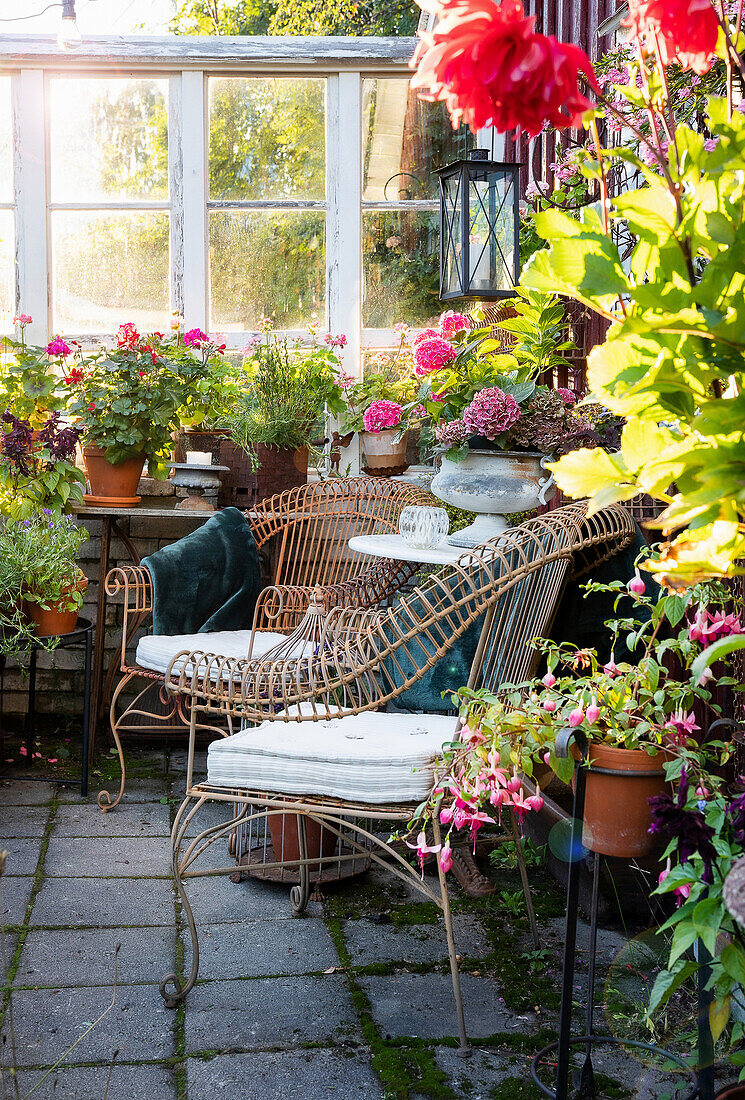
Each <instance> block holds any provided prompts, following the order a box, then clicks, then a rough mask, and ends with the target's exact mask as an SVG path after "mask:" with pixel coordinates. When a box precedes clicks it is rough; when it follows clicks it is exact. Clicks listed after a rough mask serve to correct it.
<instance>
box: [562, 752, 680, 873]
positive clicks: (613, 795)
mask: <svg viewBox="0 0 745 1100" xmlns="http://www.w3.org/2000/svg"><path fill="white" fill-rule="evenodd" d="M664 761H665V753H664V752H660V753H658V754H657V756H650V755H649V753H647V752H645V751H644V749H623V748H616V747H615V746H614V745H603V744H592V745H590V767H589V769H588V770H587V773H586V787H585V817H584V821H585V824H584V829H583V832H582V843H583V844H584V845H585V847H586V848H589V849H590V850H591V851H593V852H600V853H601V854H602V855H604V856H617V857H618V858H620V859H633V858H635V857H638V856H645V855H647V854H648V853H649V852H651V851H652V849H653V848H654V847H655V844H656V843H657V841H656V838H655V837H654V836H653V835H650V832H649V826H650V824H651V821H652V815H651V811H650V809H649V801H648V800H649V799H650V798H651V797H652V796H653V795H658V794H662V792H663V791H664V790H665V786H666V782H665V772H664V767H663V765H664ZM593 765H594V766H595V767H598V768H612V769H613V770H614V771H620V772H624V773H625V774H623V775H601V774H598V773H597V772H593Z"/></svg>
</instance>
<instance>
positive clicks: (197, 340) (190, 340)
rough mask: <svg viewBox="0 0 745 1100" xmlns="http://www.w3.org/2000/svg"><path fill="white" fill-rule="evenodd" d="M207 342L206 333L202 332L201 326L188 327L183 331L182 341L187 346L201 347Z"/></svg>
mask: <svg viewBox="0 0 745 1100" xmlns="http://www.w3.org/2000/svg"><path fill="white" fill-rule="evenodd" d="M208 342H209V339H208V336H207V333H206V332H202V330H201V328H190V329H189V331H188V332H185V333H184V343H185V344H186V346H187V348H201V347H203V346H204V345H205V344H206V343H208Z"/></svg>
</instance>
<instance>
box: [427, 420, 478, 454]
mask: <svg viewBox="0 0 745 1100" xmlns="http://www.w3.org/2000/svg"><path fill="white" fill-rule="evenodd" d="M470 434H471V433H470V432H469V431H468V428H467V427H466V425H465V424H464V423H463V421H462V420H460V419H459V420H451V421H450V423H449V424H445V423H443V424H438V425H437V427H436V428H435V439H436V440H437V442H438V443H445V444H447V445H448V446H449V447H452V446H454V445H455V444H456V443H465V442H466V440H467V439H468V436H469V435H470Z"/></svg>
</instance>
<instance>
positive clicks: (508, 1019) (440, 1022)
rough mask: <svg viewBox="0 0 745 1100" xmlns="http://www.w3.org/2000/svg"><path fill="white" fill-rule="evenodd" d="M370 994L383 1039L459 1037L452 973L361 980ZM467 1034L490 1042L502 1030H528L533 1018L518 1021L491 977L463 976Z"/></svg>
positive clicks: (390, 976) (363, 978)
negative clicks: (507, 1008) (504, 1003)
mask: <svg viewBox="0 0 745 1100" xmlns="http://www.w3.org/2000/svg"><path fill="white" fill-rule="evenodd" d="M358 981H359V983H360V985H361V986H362V988H363V989H364V991H365V993H366V994H367V996H368V998H369V1000H370V1005H371V1008H372V1014H373V1019H374V1020H375V1022H376V1024H377V1025H378V1027H379V1028H380V1031H381V1033H382V1034H383V1035H384V1036H390V1037H391V1038H401V1037H403V1036H414V1037H417V1038H420V1039H440V1038H445V1037H446V1036H452V1037H457V1035H458V1025H457V1021H456V1017H455V1002H454V1000H453V986H452V983H451V981H450V974H449V973H448V974H382V975H374V976H370V977H362V978H359V979H358ZM461 988H462V990H463V1005H464V1008H465V1015H466V1031H467V1033H468V1035H469V1036H470V1037H471V1038H485V1037H486V1036H488V1035H493V1034H494V1033H495V1032H497V1031H509V1030H517V1029H519V1030H521V1031H523V1032H524V1031H526V1030H528V1028H529V1023H530V1022H532V1019H533V1017H532V1015H528V1014H526V1015H525V1017H523V1018H522V1019H521V1018H520V1017H516V1016H515V1015H513V1014H512V1013H510V1012H509V1011H508V1010H506V1009H505V1007H504V1005H501V1004H500V1003H499V989H498V987H497V985H496V983H495V982H494V981H493V980H492V979H490V978H474V977H472V976H471V975H470V974H464V975H463V976H462V977H461Z"/></svg>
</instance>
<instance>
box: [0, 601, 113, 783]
mask: <svg viewBox="0 0 745 1100" xmlns="http://www.w3.org/2000/svg"><path fill="white" fill-rule="evenodd" d="M58 639H59V640H58V642H57V645H58V647H59V648H60V649H66V648H67V647H68V646H73V645H84V646H85V672H84V677H85V679H84V687H83V746H82V764H81V771H80V780H79V782H80V793H81V795H82V796H83V797H85V796H86V795H87V794H88V740H89V734H90V717H91V667H92V663H93V623H92V622H91V621H90V619H82V618H79V619H78V625H77V626H76V627H75V630H71V631H70V633H69V634H60V635H58ZM38 652H39V647H38V646H33V647H32V649H31V655H30V657H29V666H28V676H29V681H28V704H27V707H26V721H25V724H24V737H25V740H26V759H27V760H28V761H29V762H31V761H32V760H33V753H34V744H35V740H34V731H35V725H36V659H37V655H38ZM0 779H22V780H26V781H30V782H36V783H64V784H69V783H70V782H71V781H70V780H69V779H58V778H57V777H56V776H50V775H20V776H12V775H0ZM73 782H74V781H73Z"/></svg>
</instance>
